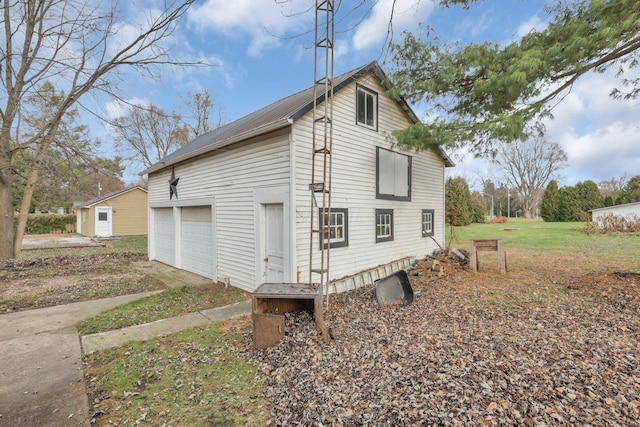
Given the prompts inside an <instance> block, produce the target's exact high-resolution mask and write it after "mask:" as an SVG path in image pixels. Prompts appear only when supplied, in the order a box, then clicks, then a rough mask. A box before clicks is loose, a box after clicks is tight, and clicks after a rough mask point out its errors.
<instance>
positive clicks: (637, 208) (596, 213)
mask: <svg viewBox="0 0 640 427" xmlns="http://www.w3.org/2000/svg"><path fill="white" fill-rule="evenodd" d="M591 214H592V218H593V222H594V223H596V224H598V225H600V226H601V225H602V224H601V221H602V219H603V217H606V216H608V215H614V216H617V217H620V218H626V219H628V220H633V219H634V218H640V203H626V204H624V205H616V206H609V207H606V208H600V209H593V210H592V211H591Z"/></svg>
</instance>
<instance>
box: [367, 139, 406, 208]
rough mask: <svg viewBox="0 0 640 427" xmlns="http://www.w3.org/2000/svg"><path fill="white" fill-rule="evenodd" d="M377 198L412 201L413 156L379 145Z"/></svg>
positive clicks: (377, 152) (377, 156)
mask: <svg viewBox="0 0 640 427" xmlns="http://www.w3.org/2000/svg"><path fill="white" fill-rule="evenodd" d="M376 198H377V199H386V200H400V201H405V202H410V201H411V156H407V155H404V154H400V153H395V152H393V151H390V150H385V149H384V148H380V147H377V149H376Z"/></svg>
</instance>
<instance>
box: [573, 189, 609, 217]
mask: <svg viewBox="0 0 640 427" xmlns="http://www.w3.org/2000/svg"><path fill="white" fill-rule="evenodd" d="M575 189H576V205H577V208H578V210H579V216H580V220H581V221H590V220H591V214H590V213H589V211H590V210H591V209H598V208H602V207H604V198H603V197H602V193H600V189H599V188H598V184H596V183H595V182H593V181H590V180H587V181H584V182H579V183H577V184H576V185H575Z"/></svg>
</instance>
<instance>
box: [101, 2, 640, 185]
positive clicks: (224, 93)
mask: <svg viewBox="0 0 640 427" xmlns="http://www.w3.org/2000/svg"><path fill="white" fill-rule="evenodd" d="M360 3H361V1H360V0H358V1H347V0H344V1H342V3H340V2H339V1H337V0H336V3H335V4H336V6H339V7H338V9H337V13H336V23H337V25H336V36H335V74H336V75H339V74H341V73H343V72H346V71H349V70H351V69H353V68H355V67H358V66H360V65H363V64H365V63H368V62H370V61H372V60H377V61H378V62H379V63H380V64H381V66H382V67H383V69H385V70H386V71H388V70H389V68H390V67H389V65H385V61H390V59H391V58H390V57H389V56H387V55H386V51H385V49H384V43H385V36H386V34H387V25H388V21H389V13H390V10H391V4H392V0H378V1H376V2H374V1H368V2H366V7H364V6H363V7H360V8H358V9H356V10H355V11H354V10H353V5H355V4H360ZM546 3H547V2H546V1H543V0H527V1H518V0H490V1H485V2H480V4H479V5H474V6H472V8H471V10H469V11H464V10H462V9H461V8H458V7H452V8H449V9H444V8H440V7H438V6H436V5H435V3H434V2H433V1H432V0H396V4H395V15H394V21H393V38H394V40H395V41H400V40H401V37H402V31H405V30H408V31H414V32H415V31H420V30H419V27H418V26H419V24H420V23H423V24H425V25H429V26H431V27H432V28H433V29H434V34H436V35H437V36H438V37H440V39H441V40H443V41H460V42H463V43H466V42H483V41H491V42H498V43H507V42H509V41H512V40H514V39H515V38H517V37H518V36H519V35H522V34H524V33H526V32H528V31H530V30H531V29H532V28H543V27H544V26H545V25H546V22H547V20H548V17H547V15H545V14H544V11H543V8H544V6H545V4H546ZM314 4H315V1H312V0H234V1H229V0H198V1H196V2H195V4H194V5H193V6H192V8H191V9H190V11H189V13H188V14H187V16H186V17H185V19H183V20H182V21H181V22H180V25H179V27H178V29H177V31H176V34H175V38H174V39H173V43H174V45H173V48H172V49H173V54H174V55H176V56H177V57H178V58H181V59H203V60H205V61H207V62H208V63H211V64H215V66H214V67H210V68H195V69H187V70H166V72H164V73H163V76H162V80H161V81H151V80H149V79H142V78H141V77H140V76H138V75H127V76H126V78H125V79H124V81H125V82H126V83H125V84H124V85H123V87H122V89H123V92H124V98H125V99H127V100H129V101H132V102H141V103H148V102H152V103H154V104H156V105H158V106H160V107H162V108H164V109H165V110H168V111H171V110H172V109H177V110H179V109H180V108H181V106H182V101H183V99H184V97H185V96H186V93H187V92H195V91H198V90H201V89H208V90H209V91H210V92H211V94H212V95H213V97H214V102H215V103H216V104H217V106H218V107H219V108H220V109H221V111H222V114H223V118H224V120H225V121H226V122H230V121H233V120H235V119H238V118H240V117H242V116H243V115H246V114H249V113H251V112H252V111H255V110H257V109H259V108H261V107H263V106H265V105H268V104H270V103H271V102H274V101H277V100H278V99H280V98H283V97H285V96H288V95H290V94H292V93H295V92H297V91H299V90H302V89H305V88H307V87H309V86H311V85H312V83H313V58H314V53H313V28H314ZM133 5H135V7H139V8H144V7H145V5H148V6H149V7H151V5H153V2H152V1H151V0H143V1H138V2H136V3H133ZM133 12H135V11H133ZM133 12H132V13H131V14H130V16H133ZM138 12H143V10H142V9H140V10H139V11H138ZM615 85H616V80H615V79H614V77H613V76H612V75H611V74H606V73H605V74H593V75H589V76H587V78H585V79H584V80H582V81H580V82H579V83H578V84H577V85H575V87H574V88H573V91H572V92H571V93H570V94H568V95H567V96H566V97H565V99H564V100H563V101H562V103H561V104H559V105H558V106H557V107H556V108H555V110H554V117H555V118H554V120H551V121H549V122H548V123H547V129H548V132H547V138H548V139H549V140H551V141H554V142H558V143H560V144H561V146H562V147H563V148H564V149H565V151H567V153H568V156H569V162H568V166H567V167H566V168H565V169H563V170H562V171H561V173H560V175H559V176H558V177H557V178H558V180H559V183H560V185H561V186H562V185H574V184H575V183H577V182H579V181H584V180H588V179H590V180H593V181H595V182H599V181H601V180H605V179H608V178H612V177H613V178H620V177H621V176H623V175H626V177H627V179H628V178H631V177H633V176H635V175H640V119H639V118H640V100H635V101H614V100H612V99H610V98H609V96H608V94H609V92H610V91H611V89H612V88H613V87H614V86H615ZM102 108H103V109H104V111H106V112H107V113H108V114H110V115H111V116H112V117H113V116H115V115H117V114H118V112H119V109H118V108H117V107H116V106H115V105H114V104H113V102H112V101H110V100H104V105H102ZM413 108H414V110H415V111H416V113H418V115H419V116H421V117H425V118H427V115H428V111H427V110H426V109H425V107H424V106H422V105H415V104H414V105H413ZM94 129H95V133H96V134H97V136H99V137H100V138H101V139H102V140H103V145H104V147H103V154H104V155H106V156H111V155H115V154H117V153H116V152H115V150H113V149H111V148H110V147H111V144H110V140H111V136H110V134H109V132H108V131H107V130H106V129H102V130H99V129H98V128H94ZM450 154H451V156H452V157H453V158H454V161H455V162H456V164H457V167H456V168H454V169H453V170H450V171H449V173H450V174H453V175H461V176H464V177H465V178H466V179H467V180H468V182H469V183H470V184H471V185H472V186H476V185H479V182H480V180H481V178H485V179H486V178H491V179H492V180H493V181H494V182H496V183H501V182H506V181H505V180H504V178H503V177H501V176H500V174H499V173H498V172H497V171H496V168H495V167H492V166H491V165H490V164H489V163H488V162H486V161H482V160H474V159H473V158H472V157H471V156H465V155H464V153H457V152H456V153H450ZM125 180H126V181H128V182H132V181H136V180H137V176H136V175H135V174H133V171H131V170H128V171H127V173H126V176H125Z"/></svg>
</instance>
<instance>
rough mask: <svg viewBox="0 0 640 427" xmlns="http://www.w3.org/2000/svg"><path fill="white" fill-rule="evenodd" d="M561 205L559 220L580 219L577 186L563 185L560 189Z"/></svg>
mask: <svg viewBox="0 0 640 427" xmlns="http://www.w3.org/2000/svg"><path fill="white" fill-rule="evenodd" d="M558 199H560V206H559V208H558V221H560V222H570V221H580V220H581V218H580V215H579V212H580V211H579V209H578V206H577V196H576V189H575V187H562V188H560V189H559V190H558Z"/></svg>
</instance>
